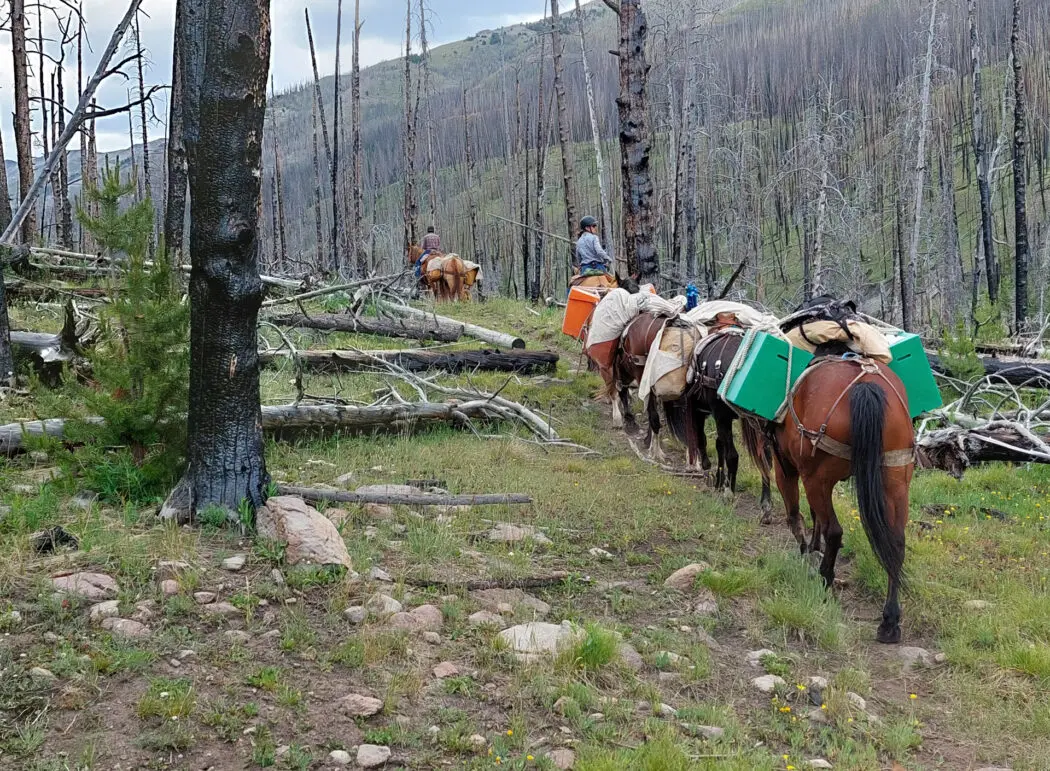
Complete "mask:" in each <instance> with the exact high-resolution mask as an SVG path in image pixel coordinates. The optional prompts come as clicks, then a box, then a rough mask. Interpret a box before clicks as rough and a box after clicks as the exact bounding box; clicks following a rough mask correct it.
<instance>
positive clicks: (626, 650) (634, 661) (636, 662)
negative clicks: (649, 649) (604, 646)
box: [616, 643, 645, 672]
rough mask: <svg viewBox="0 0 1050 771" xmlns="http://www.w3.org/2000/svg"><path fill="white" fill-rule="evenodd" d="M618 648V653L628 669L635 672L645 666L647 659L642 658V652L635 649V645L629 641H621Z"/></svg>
mask: <svg viewBox="0 0 1050 771" xmlns="http://www.w3.org/2000/svg"><path fill="white" fill-rule="evenodd" d="M616 650H617V653H619V654H620V660H621V661H622V662H623V663H624V664H625V665H626V666H627V668H628V669H630V670H632V671H634V672H640V671H641V669H642V667H644V666H645V661H643V660H642V654H640V653H639V652H638V651H637V650H635V648H634V646H632V645H628V644H627V643H620V645H619V646H618V647H617V649H616Z"/></svg>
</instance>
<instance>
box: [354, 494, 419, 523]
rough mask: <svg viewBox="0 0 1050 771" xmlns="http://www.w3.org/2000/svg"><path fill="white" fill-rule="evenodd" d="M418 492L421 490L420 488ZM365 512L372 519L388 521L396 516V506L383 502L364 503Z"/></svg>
mask: <svg viewBox="0 0 1050 771" xmlns="http://www.w3.org/2000/svg"><path fill="white" fill-rule="evenodd" d="M416 492H419V491H418V490H417V491H416ZM363 508H364V510H365V514H367V515H368V516H369V517H371V518H372V519H377V520H379V521H380V522H387V521H389V520H392V519H393V518H394V507H393V506H387V505H385V504H382V503H366V504H365V505H364V507H363Z"/></svg>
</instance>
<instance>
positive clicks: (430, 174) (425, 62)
mask: <svg viewBox="0 0 1050 771" xmlns="http://www.w3.org/2000/svg"><path fill="white" fill-rule="evenodd" d="M419 47H420V66H421V67H422V68H423V84H422V85H423V99H424V100H425V104H426V109H427V115H426V127H427V181H428V183H429V190H428V191H427V192H428V196H427V200H428V201H429V203H430V212H429V214H430V217H429V221H430V224H431V225H436V224H437V166H436V165H435V163H434V108H433V103H432V99H431V97H432V94H431V92H430V48H429V46H428V45H427V6H426V0H419Z"/></svg>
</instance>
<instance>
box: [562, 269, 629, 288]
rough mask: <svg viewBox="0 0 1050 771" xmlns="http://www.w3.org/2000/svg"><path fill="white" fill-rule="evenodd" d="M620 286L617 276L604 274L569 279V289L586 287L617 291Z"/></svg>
mask: <svg viewBox="0 0 1050 771" xmlns="http://www.w3.org/2000/svg"><path fill="white" fill-rule="evenodd" d="M619 285H620V283H619V281H617V279H616V277H615V276H610V275H609V274H608V273H603V274H601V275H598V276H573V277H572V278H571V279H569V287H570V288H572V287H574V286H579V287H586V288H590V289H616V287H618V286H619Z"/></svg>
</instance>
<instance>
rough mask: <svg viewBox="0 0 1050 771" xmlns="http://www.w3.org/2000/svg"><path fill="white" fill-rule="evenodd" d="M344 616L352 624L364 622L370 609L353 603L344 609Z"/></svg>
mask: <svg viewBox="0 0 1050 771" xmlns="http://www.w3.org/2000/svg"><path fill="white" fill-rule="evenodd" d="M343 618H345V619H346V620H347V621H349V622H350V623H351V624H363V623H364V621H365V619H366V618H368V610H367V609H366V608H365V607H364V606H363V605H351V606H350V607H349V608H347V609H346V610H344V611H343Z"/></svg>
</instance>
